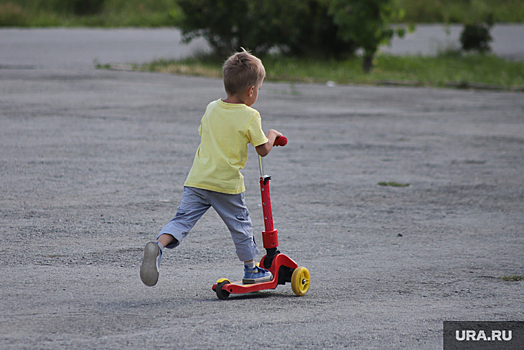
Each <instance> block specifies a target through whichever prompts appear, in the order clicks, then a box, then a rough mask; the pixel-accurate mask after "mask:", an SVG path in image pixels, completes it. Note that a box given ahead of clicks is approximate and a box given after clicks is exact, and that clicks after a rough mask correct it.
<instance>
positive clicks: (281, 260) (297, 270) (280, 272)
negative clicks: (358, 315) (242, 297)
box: [213, 136, 310, 299]
mask: <svg viewBox="0 0 524 350" xmlns="http://www.w3.org/2000/svg"><path fill="white" fill-rule="evenodd" d="M286 144H287V138H286V137H284V136H280V137H278V138H277V139H276V140H275V145H276V146H285V145H286ZM258 160H259V165H260V192H261V195H262V211H263V213H264V228H265V230H264V231H263V232H262V239H263V242H264V248H265V249H266V255H264V257H263V258H262V260H260V266H261V267H264V268H265V269H267V270H269V271H270V272H271V273H272V274H273V279H272V280H271V281H269V282H263V283H254V284H242V281H238V282H230V281H229V280H228V279H226V278H221V279H219V280H218V281H217V282H216V283H215V284H214V285H213V291H215V292H216V293H217V296H218V298H219V299H227V298H228V297H229V295H230V294H244V293H250V292H256V291H259V290H264V289H275V288H276V287H277V285H279V284H285V283H286V282H291V288H292V290H293V292H294V293H295V294H296V295H305V294H306V293H307V291H308V290H309V284H310V275H309V271H308V270H307V269H306V268H305V267H299V266H298V265H297V263H296V262H294V261H293V260H292V259H291V258H289V257H288V256H287V255H284V254H281V253H280V252H279V251H278V250H277V248H278V231H277V230H276V229H275V228H274V226H273V213H272V211H271V198H270V192H269V180H271V176H269V175H264V169H263V164H262V157H260V156H259V158H258Z"/></svg>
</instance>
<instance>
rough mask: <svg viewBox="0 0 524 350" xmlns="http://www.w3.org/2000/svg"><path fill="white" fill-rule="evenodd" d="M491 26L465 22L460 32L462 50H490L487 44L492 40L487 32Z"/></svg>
mask: <svg viewBox="0 0 524 350" xmlns="http://www.w3.org/2000/svg"><path fill="white" fill-rule="evenodd" d="M490 29H491V26H490V25H489V24H485V23H482V24H466V25H465V26H464V29H463V31H462V33H461V34H460V43H461V44H462V50H464V51H478V52H480V53H485V52H489V51H491V48H490V46H489V43H490V41H492V40H493V38H492V37H491V35H490V34H489V30H490Z"/></svg>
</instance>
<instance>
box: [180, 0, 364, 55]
mask: <svg viewBox="0 0 524 350" xmlns="http://www.w3.org/2000/svg"><path fill="white" fill-rule="evenodd" d="M178 5H179V6H180V8H181V9H182V11H183V13H184V17H183V19H182V20H181V23H180V28H181V29H182V33H183V36H184V40H185V41H186V42H190V41H191V40H193V39H194V38H197V37H203V38H205V39H206V40H207V41H208V42H209V43H210V45H211V46H212V47H213V49H214V51H215V52H216V53H217V54H218V55H220V56H226V55H228V54H230V53H231V52H233V51H237V50H239V49H240V48H241V47H244V48H246V49H248V50H251V51H252V52H253V53H254V54H256V55H259V56H263V55H265V54H267V53H268V52H270V51H271V49H278V50H280V51H282V52H285V53H287V54H291V55H297V56H305V55H309V56H315V57H333V56H343V55H345V54H352V53H353V52H354V50H355V49H356V47H355V45H354V44H353V42H352V41H351V40H343V39H341V38H339V37H337V31H338V27H337V26H336V25H335V24H334V22H333V18H332V16H331V15H330V14H329V13H328V10H329V8H328V5H329V0H308V1H304V0H287V1H281V0H265V1H259V2H255V1H248V0H237V1H235V4H234V6H231V3H230V1H226V0H178Z"/></svg>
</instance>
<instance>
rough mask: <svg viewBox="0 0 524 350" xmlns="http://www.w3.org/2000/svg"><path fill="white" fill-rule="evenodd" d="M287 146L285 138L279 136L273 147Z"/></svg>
mask: <svg viewBox="0 0 524 350" xmlns="http://www.w3.org/2000/svg"><path fill="white" fill-rule="evenodd" d="M285 145H287V137H285V136H279V137H277V138H276V140H275V146H285Z"/></svg>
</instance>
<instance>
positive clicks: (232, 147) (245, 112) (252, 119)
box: [184, 99, 268, 194]
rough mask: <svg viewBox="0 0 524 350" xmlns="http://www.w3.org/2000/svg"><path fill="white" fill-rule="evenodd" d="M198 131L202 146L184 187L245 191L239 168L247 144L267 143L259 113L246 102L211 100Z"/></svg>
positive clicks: (228, 192) (244, 157) (241, 167)
mask: <svg viewBox="0 0 524 350" xmlns="http://www.w3.org/2000/svg"><path fill="white" fill-rule="evenodd" d="M198 132H199V133H200V136H201V141H200V146H198V150H197V152H196V155H195V159H194V161H193V166H192V167H191V170H190V171H189V175H188V176H187V179H186V182H185V183H184V186H188V187H196V188H202V189H205V190H210V191H215V192H221V193H227V194H239V193H242V192H244V191H245V187H244V176H242V174H241V173H240V169H243V168H244V167H245V166H246V161H247V153H248V144H249V143H251V144H252V145H253V146H255V147H257V146H260V145H263V144H264V143H266V142H268V139H267V138H266V135H265V134H264V131H263V130H262V119H261V118H260V113H258V111H256V110H255V109H253V108H251V107H248V106H247V105H245V104H232V103H226V102H224V101H222V100H221V99H219V100H216V101H213V102H211V103H210V104H209V105H208V106H207V108H206V112H205V114H204V116H203V117H202V120H201V121H200V127H199V128H198Z"/></svg>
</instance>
